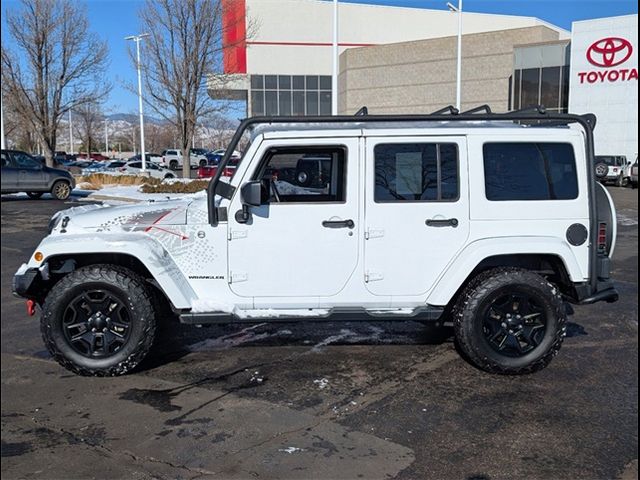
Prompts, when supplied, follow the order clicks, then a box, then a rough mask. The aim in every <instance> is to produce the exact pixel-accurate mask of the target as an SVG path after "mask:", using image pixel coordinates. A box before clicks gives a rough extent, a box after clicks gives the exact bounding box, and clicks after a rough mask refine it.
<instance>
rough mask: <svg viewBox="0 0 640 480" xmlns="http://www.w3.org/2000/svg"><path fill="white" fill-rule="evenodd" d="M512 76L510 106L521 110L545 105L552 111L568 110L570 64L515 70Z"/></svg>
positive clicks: (563, 111) (564, 111)
mask: <svg viewBox="0 0 640 480" xmlns="http://www.w3.org/2000/svg"><path fill="white" fill-rule="evenodd" d="M511 78H512V80H513V81H512V82H511V83H512V85H511V86H510V91H511V93H512V95H511V99H512V100H511V101H510V102H509V104H510V108H513V109H514V110H519V109H521V108H527V107H533V106H537V105H544V106H545V107H546V108H547V110H549V111H550V112H562V113H566V112H567V111H568V105H569V67H568V66H563V67H543V68H525V69H522V70H515V71H514V72H513V75H512V77H511Z"/></svg>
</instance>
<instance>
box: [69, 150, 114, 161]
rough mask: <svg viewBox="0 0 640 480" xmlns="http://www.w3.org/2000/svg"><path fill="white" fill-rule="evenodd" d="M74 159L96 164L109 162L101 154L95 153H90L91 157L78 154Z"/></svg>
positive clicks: (107, 158)
mask: <svg viewBox="0 0 640 480" xmlns="http://www.w3.org/2000/svg"><path fill="white" fill-rule="evenodd" d="M76 158H77V159H81V160H92V161H96V162H103V161H105V160H110V158H109V157H106V156H104V155H102V154H101V153H95V152H94V153H92V154H91V155H87V154H86V153H79V154H78V155H76Z"/></svg>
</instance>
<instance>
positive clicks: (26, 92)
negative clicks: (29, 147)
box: [2, 0, 109, 166]
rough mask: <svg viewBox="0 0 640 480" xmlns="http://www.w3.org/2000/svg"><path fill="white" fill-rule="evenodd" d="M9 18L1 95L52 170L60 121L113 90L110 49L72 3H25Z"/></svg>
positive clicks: (8, 14) (54, 0) (65, 0)
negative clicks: (107, 78) (108, 70)
mask: <svg viewBox="0 0 640 480" xmlns="http://www.w3.org/2000/svg"><path fill="white" fill-rule="evenodd" d="M5 18H6V22H7V26H8V30H9V33H10V35H11V37H13V44H12V47H9V46H6V45H5V42H3V44H2V91H3V95H4V98H5V99H6V101H7V102H6V103H7V106H8V107H9V109H11V110H13V111H14V112H16V113H17V114H18V115H20V116H21V117H22V118H23V119H24V120H25V122H26V123H27V124H28V125H30V126H31V129H32V130H33V131H34V132H35V133H36V135H37V137H38V140H39V142H40V143H41V145H42V147H43V150H44V156H45V158H46V161H47V165H50V166H52V165H53V154H54V152H55V150H56V141H57V131H58V126H59V123H60V118H61V117H62V116H63V115H64V114H65V113H66V112H68V111H69V110H70V109H75V108H78V107H80V106H81V105H84V104H86V103H88V102H91V101H97V100H99V99H101V98H103V97H104V96H106V95H107V93H108V92H109V85H108V84H107V83H105V82H104V80H103V78H104V70H105V68H106V66H107V45H106V43H105V42H102V41H100V40H99V39H98V37H97V36H95V35H94V34H92V33H90V31H89V22H88V20H87V15H86V12H85V10H84V9H83V8H82V7H81V6H80V5H79V4H78V3H77V2H75V1H73V0H22V6H21V8H18V9H16V10H13V11H11V10H7V12H6V15H5Z"/></svg>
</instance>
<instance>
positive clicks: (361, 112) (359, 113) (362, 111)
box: [353, 106, 369, 117]
mask: <svg viewBox="0 0 640 480" xmlns="http://www.w3.org/2000/svg"><path fill="white" fill-rule="evenodd" d="M364 115H369V109H368V108H367V107H366V106H363V107H361V108H360V110H358V111H357V112H356V113H354V114H353V116H354V117H362V116H364Z"/></svg>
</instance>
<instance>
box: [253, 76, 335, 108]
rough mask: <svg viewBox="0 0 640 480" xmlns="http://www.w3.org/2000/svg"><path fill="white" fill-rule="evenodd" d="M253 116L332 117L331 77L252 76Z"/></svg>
mask: <svg viewBox="0 0 640 480" xmlns="http://www.w3.org/2000/svg"><path fill="white" fill-rule="evenodd" d="M250 98H251V112H252V114H253V115H297V116H302V115H330V114H331V77H330V76H328V75H251V95H250Z"/></svg>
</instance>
